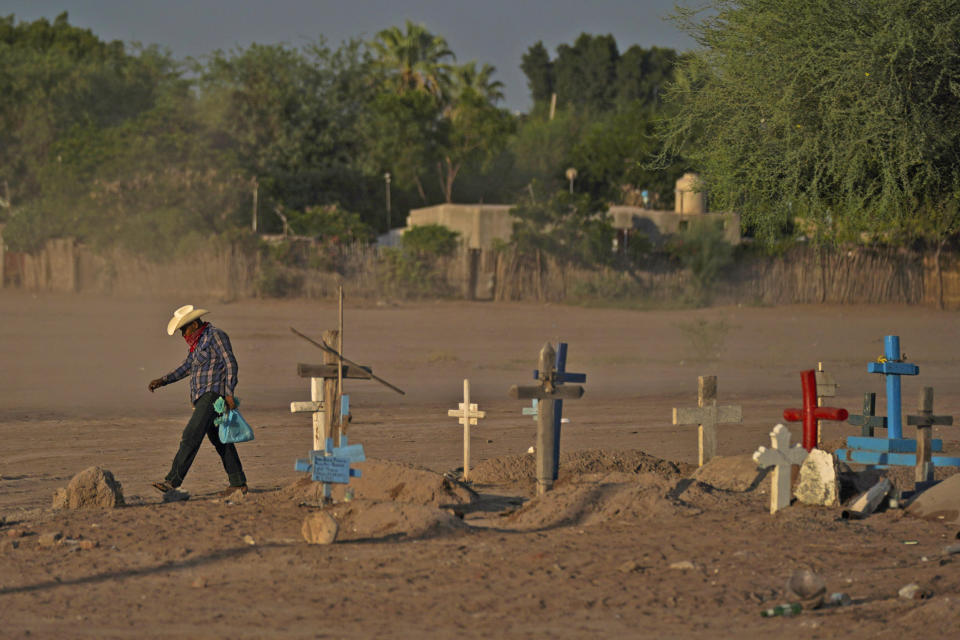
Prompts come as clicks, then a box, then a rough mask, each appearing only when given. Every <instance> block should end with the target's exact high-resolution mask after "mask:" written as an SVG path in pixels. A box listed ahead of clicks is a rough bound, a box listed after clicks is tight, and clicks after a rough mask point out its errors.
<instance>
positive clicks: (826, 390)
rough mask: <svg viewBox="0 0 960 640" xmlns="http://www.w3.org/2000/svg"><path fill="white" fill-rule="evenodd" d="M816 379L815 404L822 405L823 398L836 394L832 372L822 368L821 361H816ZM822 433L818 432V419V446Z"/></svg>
mask: <svg viewBox="0 0 960 640" xmlns="http://www.w3.org/2000/svg"><path fill="white" fill-rule="evenodd" d="M816 379H817V406H818V407H822V406H823V399H824V398H834V397H836V395H837V386H839V385H837V380H836V378H834V377H833V374H832V373H830V372H829V371H824V370H823V363H822V362H818V363H817V371H816ZM821 436H822V434H821V433H820V421H819V420H817V446H818V447H819V446H820V443H821V442H822V438H821Z"/></svg>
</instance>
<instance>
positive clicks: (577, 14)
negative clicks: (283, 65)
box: [0, 0, 693, 111]
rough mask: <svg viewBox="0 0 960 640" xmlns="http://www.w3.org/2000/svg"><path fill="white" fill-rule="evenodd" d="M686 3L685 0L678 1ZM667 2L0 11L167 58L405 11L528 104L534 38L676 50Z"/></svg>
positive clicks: (129, 0)
mask: <svg viewBox="0 0 960 640" xmlns="http://www.w3.org/2000/svg"><path fill="white" fill-rule="evenodd" d="M682 3H683V4H689V2H682ZM675 4H676V1H675V0H479V1H473V2H467V1H465V0H446V1H443V0H353V1H341V2H335V1H331V0H313V1H310V0H272V1H269V2H268V1H259V2H258V1H255V0H165V1H163V2H160V1H154V2H146V1H143V0H60V1H50V0H0V15H2V16H8V15H10V14H14V15H15V16H16V19H17V21H18V22H19V21H21V20H22V21H33V20H35V19H37V18H40V17H46V18H48V19H51V20H52V19H53V18H54V17H55V16H56V15H57V14H58V13H60V12H62V11H67V12H68V13H69V15H70V23H71V24H73V25H75V26H79V27H84V28H88V29H91V30H92V31H93V32H94V33H95V34H96V35H97V36H99V37H100V38H101V39H103V40H123V41H124V42H133V41H136V42H141V43H143V44H158V45H161V46H164V47H166V48H168V49H170V51H172V52H173V54H174V56H176V57H178V58H184V57H186V56H201V55H203V54H206V53H209V52H211V51H214V50H216V49H224V50H229V49H232V48H236V47H246V46H248V45H249V44H251V43H254V42H256V43H260V44H274V43H285V44H288V45H291V46H300V45H302V44H305V43H307V42H310V41H313V40H316V39H317V38H318V36H323V37H324V38H326V40H327V41H328V43H329V44H330V45H333V46H336V45H339V44H340V43H341V42H343V41H344V40H347V39H349V38H351V37H361V38H363V39H372V38H373V36H375V35H376V33H377V32H378V31H380V30H381V29H384V28H387V27H390V26H394V25H399V26H402V25H403V24H404V21H405V20H406V19H410V20H412V21H414V22H417V23H421V24H423V25H425V26H426V27H427V29H429V30H430V31H431V32H433V33H435V34H437V35H441V36H443V37H445V38H446V39H447V42H448V43H449V45H450V48H451V49H452V50H453V52H454V53H455V54H456V55H457V61H458V62H460V63H463V62H468V61H470V60H476V61H477V62H478V63H480V64H483V63H485V62H486V63H489V64H492V65H494V66H495V67H496V68H497V73H496V74H495V76H494V78H495V79H497V80H500V81H501V82H502V83H504V85H505V91H504V93H505V94H506V100H505V102H504V103H503V104H502V106H505V107H508V108H509V109H511V110H520V111H525V110H527V109H528V108H529V106H530V98H529V90H528V88H527V82H526V77H525V76H524V75H523V72H522V71H521V70H520V62H521V58H522V56H523V54H524V53H525V52H526V51H527V49H528V48H529V47H530V46H532V45H533V44H535V43H536V42H537V41H538V40H541V41H543V44H544V46H546V47H547V50H548V51H549V52H550V55H551V57H554V56H555V55H556V47H557V45H560V44H572V43H573V41H574V40H575V39H576V38H577V36H578V35H580V34H581V33H584V32H585V33H589V34H591V35H606V34H611V35H613V36H614V38H616V41H617V46H618V47H619V49H620V52H621V53H622V52H623V51H625V50H626V49H628V48H629V47H630V46H632V45H634V44H637V45H640V46H642V47H646V48H649V47H652V46H660V47H671V48H674V49H677V50H684V49H687V48H690V47H691V46H693V41H692V40H691V39H690V38H689V37H687V36H686V35H685V34H683V33H681V32H680V31H678V30H677V28H676V27H675V26H674V25H673V24H672V23H670V22H669V21H666V20H664V18H665V17H666V16H667V15H669V14H670V13H671V12H672V11H673V7H674V5H675Z"/></svg>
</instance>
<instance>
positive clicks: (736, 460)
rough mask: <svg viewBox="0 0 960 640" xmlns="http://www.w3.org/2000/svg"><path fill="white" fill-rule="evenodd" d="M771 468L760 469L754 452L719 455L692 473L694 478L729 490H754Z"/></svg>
mask: <svg viewBox="0 0 960 640" xmlns="http://www.w3.org/2000/svg"><path fill="white" fill-rule="evenodd" d="M768 472H769V469H760V468H758V467H757V463H756V462H754V460H753V454H750V453H744V454H742V455H739V456H717V457H715V458H713V459H712V460H710V461H709V462H707V463H706V464H705V465H703V466H702V467H700V468H698V469H697V470H696V471H694V472H693V474H691V476H690V477H692V478H693V479H694V480H697V481H699V482H704V483H706V484H709V485H711V486H713V487H716V488H717V489H725V490H727V491H752V490H753V489H756V488H757V486H759V484H760V482H762V481H763V479H764V478H765V477H767V473H768Z"/></svg>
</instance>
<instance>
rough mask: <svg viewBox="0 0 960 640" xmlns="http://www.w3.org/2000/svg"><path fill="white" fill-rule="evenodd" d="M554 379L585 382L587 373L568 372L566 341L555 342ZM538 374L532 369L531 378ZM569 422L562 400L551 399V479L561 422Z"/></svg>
mask: <svg viewBox="0 0 960 640" xmlns="http://www.w3.org/2000/svg"><path fill="white" fill-rule="evenodd" d="M555 366H556V381H557V384H558V385H561V384H563V383H564V382H586V381H587V374H585V373H570V372H568V371H567V343H566V342H558V343H557V357H556V363H555ZM539 375H540V372H539V371H538V370H536V369H534V371H533V379H534V380H537V379H538V377H539ZM534 402H537V399H536V398H534ZM565 422H570V421H569V420H567V419H566V418H564V417H563V400H554V401H553V479H554V480H556V479H557V475H558V474H559V472H560V428H561V427H562V426H563V423H565Z"/></svg>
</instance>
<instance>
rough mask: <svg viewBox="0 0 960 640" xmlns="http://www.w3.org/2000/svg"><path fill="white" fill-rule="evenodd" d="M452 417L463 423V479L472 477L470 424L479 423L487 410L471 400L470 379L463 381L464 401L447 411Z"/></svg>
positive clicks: (485, 415)
mask: <svg viewBox="0 0 960 640" xmlns="http://www.w3.org/2000/svg"><path fill="white" fill-rule="evenodd" d="M447 415H448V416H450V417H451V418H460V424H462V425H463V479H464V480H465V481H466V480H469V479H470V425H472V424H477V420H479V419H480V418H486V417H487V412H486V411H480V410H479V409H478V407H477V405H476V404H473V403H471V402H470V381H469V380H464V381H463V402H461V403H460V405H459V406H458V407H457V408H456V409H450V410H449V411H447Z"/></svg>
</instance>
